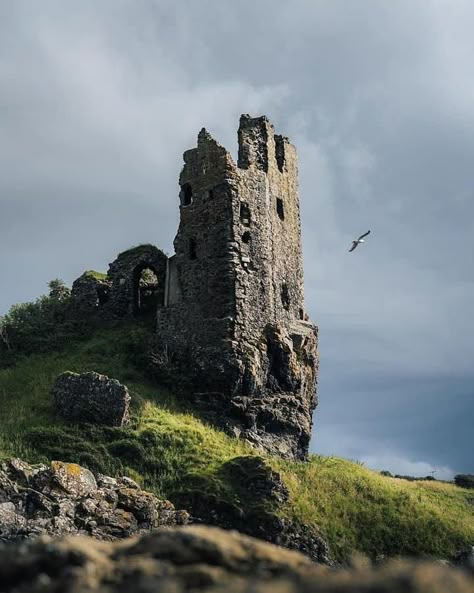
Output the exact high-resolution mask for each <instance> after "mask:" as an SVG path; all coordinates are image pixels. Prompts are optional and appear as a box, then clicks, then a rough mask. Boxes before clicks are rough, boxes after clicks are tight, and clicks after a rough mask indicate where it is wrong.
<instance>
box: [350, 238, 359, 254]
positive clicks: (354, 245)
mask: <svg viewBox="0 0 474 593" xmlns="http://www.w3.org/2000/svg"><path fill="white" fill-rule="evenodd" d="M357 245H358V243H357V241H352V247H351V248H350V249H349V253H350V252H351V251H354V249H355V248H356V247H357Z"/></svg>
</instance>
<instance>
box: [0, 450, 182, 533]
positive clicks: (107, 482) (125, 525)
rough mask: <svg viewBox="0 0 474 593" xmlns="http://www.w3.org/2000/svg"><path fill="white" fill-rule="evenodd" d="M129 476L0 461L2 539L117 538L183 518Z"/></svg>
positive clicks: (71, 465) (54, 464) (70, 466)
mask: <svg viewBox="0 0 474 593" xmlns="http://www.w3.org/2000/svg"><path fill="white" fill-rule="evenodd" d="M188 520H189V515H188V513H186V511H176V510H175V508H174V506H173V505H172V504H171V503H170V502H169V501H163V500H159V499H158V498H156V496H154V495H153V494H151V493H150V492H146V491H144V490H141V488H140V487H139V486H138V484H136V483H135V482H134V481H133V480H131V479H130V478H117V479H115V478H110V477H107V476H103V475H97V476H94V474H92V473H91V472H90V471H89V470H87V469H85V468H83V467H80V466H79V465H76V464H74V463H63V462H61V461H53V462H52V463H51V465H50V466H49V467H48V466H46V465H39V466H30V465H28V464H26V463H25V462H23V461H20V460H18V459H11V460H8V461H5V462H3V463H2V464H1V465H0V541H3V542H10V541H15V540H22V539H26V538H30V537H35V536H38V535H40V534H44V533H48V534H54V535H63V534H86V535H91V536H93V537H95V538H98V539H101V540H115V539H120V538H124V537H128V536H130V535H133V534H135V533H140V532H144V531H147V530H150V529H153V528H156V527H159V526H162V525H181V524H185V523H187V522H188Z"/></svg>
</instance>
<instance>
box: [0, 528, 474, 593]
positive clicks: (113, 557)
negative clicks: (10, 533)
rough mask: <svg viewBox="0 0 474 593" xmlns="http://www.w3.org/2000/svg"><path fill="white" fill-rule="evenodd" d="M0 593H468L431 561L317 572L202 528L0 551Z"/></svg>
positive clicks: (264, 547)
mask: <svg viewBox="0 0 474 593" xmlns="http://www.w3.org/2000/svg"><path fill="white" fill-rule="evenodd" d="M0 583H1V585H0V590H1V591H2V593H44V592H46V591H48V593H78V592H81V593H92V592H97V593H125V592H128V591H134V593H151V592H152V591H160V592H162V593H184V592H197V591H200V592H203V593H206V592H207V593H247V592H250V591H252V592H254V593H372V592H373V593H375V592H380V593H382V592H383V593H406V592H408V591H410V593H448V592H449V593H472V591H473V590H474V581H473V580H472V578H471V577H470V576H469V575H468V574H466V573H463V572H462V571H460V570H457V569H454V568H451V567H449V566H442V565H439V564H435V563H428V562H424V563H415V562H407V561H398V562H392V563H389V564H387V565H382V566H377V567H372V566H371V565H370V564H369V563H357V564H356V565H355V566H354V567H352V568H350V569H344V570H342V569H341V570H332V569H328V568H324V567H318V566H316V565H315V564H313V563H312V562H310V561H309V560H308V559H307V558H305V557H304V556H302V555H301V554H298V553H296V552H290V551H288V550H284V549H281V548H278V547H276V546H272V545H271V544H267V543H264V542H259V541H257V540H254V539H252V538H249V537H246V536H243V535H240V534H237V533H232V532H231V533H229V532H224V531H221V530H219V529H213V528H209V527H200V526H193V527H181V528H168V529H160V530H158V531H155V532H153V533H149V534H147V535H143V536H141V537H140V538H131V539H129V540H127V541H124V542H120V544H117V543H105V542H97V541H91V540H90V539H88V538H83V537H76V538H73V537H67V538H63V539H59V540H53V539H51V538H40V539H38V540H36V541H30V542H25V543H22V544H16V545H8V546H5V545H4V546H0Z"/></svg>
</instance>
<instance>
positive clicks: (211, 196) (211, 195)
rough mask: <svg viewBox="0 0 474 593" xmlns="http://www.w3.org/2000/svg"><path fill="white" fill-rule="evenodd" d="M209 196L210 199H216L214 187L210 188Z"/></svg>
mask: <svg viewBox="0 0 474 593" xmlns="http://www.w3.org/2000/svg"><path fill="white" fill-rule="evenodd" d="M207 197H208V198H209V200H213V199H214V190H213V189H210V190H209V191H208V192H207Z"/></svg>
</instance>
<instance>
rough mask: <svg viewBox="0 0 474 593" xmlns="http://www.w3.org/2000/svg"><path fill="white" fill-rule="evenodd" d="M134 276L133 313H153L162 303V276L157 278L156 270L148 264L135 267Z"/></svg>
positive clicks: (163, 293) (163, 291)
mask: <svg viewBox="0 0 474 593" xmlns="http://www.w3.org/2000/svg"><path fill="white" fill-rule="evenodd" d="M134 276H135V277H134V311H135V315H140V316H141V315H148V314H150V313H155V312H156V310H157V308H158V307H159V306H161V305H163V303H164V295H165V286H164V278H159V276H158V274H157V273H156V271H155V270H153V269H152V268H151V267H148V266H141V267H139V268H137V269H136V270H135V274H134Z"/></svg>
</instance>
